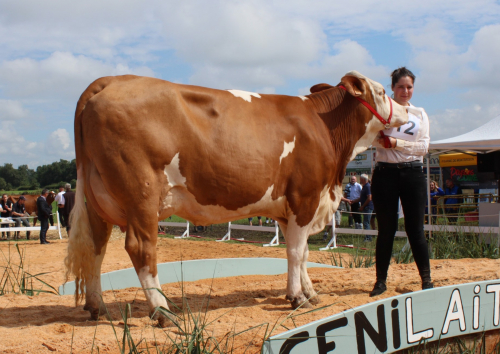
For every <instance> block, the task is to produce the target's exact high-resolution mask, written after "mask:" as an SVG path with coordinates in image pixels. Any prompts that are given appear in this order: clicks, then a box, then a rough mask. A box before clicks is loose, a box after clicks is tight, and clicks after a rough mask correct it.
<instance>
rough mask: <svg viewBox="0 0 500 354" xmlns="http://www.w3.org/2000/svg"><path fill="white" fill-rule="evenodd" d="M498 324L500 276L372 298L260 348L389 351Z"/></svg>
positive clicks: (286, 353) (270, 352)
mask: <svg viewBox="0 0 500 354" xmlns="http://www.w3.org/2000/svg"><path fill="white" fill-rule="evenodd" d="M367 297H368V294H367ZM499 325H500V279H499V280H491V281H484V282H478V283H469V284H461V285H457V286H448V287H443V288H436V289H432V290H425V291H417V292H414V293H408V294H404V295H399V296H395V297H392V298H388V299H383V300H380V301H376V302H373V303H370V304H367V305H363V306H360V307H357V308H354V309H350V310H347V311H344V312H342V313H339V314H336V315H333V316H330V317H327V318H324V319H322V320H319V321H315V322H311V323H309V324H307V325H304V326H301V327H298V328H296V329H293V330H290V331H288V332H284V333H281V334H279V335H276V336H274V337H271V338H269V339H268V340H267V341H266V342H265V343H264V347H263V350H262V352H263V353H265V354H278V353H279V354H300V353H308V354H313V353H321V354H326V353H332V354H335V353H352V354H367V353H370V354H372V353H392V352H393V351H397V350H401V349H406V348H409V347H412V346H415V345H417V344H418V343H419V341H420V340H422V339H425V340H427V341H435V340H438V339H440V338H441V339H444V338H450V337H455V336H459V335H464V334H469V333H475V332H479V333H481V332H483V331H488V330H492V329H498V328H499Z"/></svg>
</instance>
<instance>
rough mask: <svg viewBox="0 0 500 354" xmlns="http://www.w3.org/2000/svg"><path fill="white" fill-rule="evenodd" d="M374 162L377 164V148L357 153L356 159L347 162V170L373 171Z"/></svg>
mask: <svg viewBox="0 0 500 354" xmlns="http://www.w3.org/2000/svg"><path fill="white" fill-rule="evenodd" d="M372 164H373V166H375V150H366V151H365V152H363V153H361V154H358V155H356V157H355V158H354V160H352V161H351V162H349V163H348V164H347V170H361V169H362V170H369V171H371V169H372ZM370 173H371V172H370Z"/></svg>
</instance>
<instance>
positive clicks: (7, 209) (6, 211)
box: [0, 194, 12, 240]
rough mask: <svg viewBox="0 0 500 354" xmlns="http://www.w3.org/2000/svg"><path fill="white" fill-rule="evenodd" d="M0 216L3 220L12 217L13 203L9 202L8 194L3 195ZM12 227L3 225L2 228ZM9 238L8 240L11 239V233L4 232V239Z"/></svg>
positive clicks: (0, 202)
mask: <svg viewBox="0 0 500 354" xmlns="http://www.w3.org/2000/svg"><path fill="white" fill-rule="evenodd" d="M0 207H1V211H0V216H1V217H2V218H8V217H10V213H11V212H12V202H11V201H10V200H9V196H8V195H7V194H4V195H2V200H1V201H0ZM8 227H10V226H9V224H2V228H8ZM5 236H7V240H8V239H9V238H10V231H7V232H2V239H4V238H5Z"/></svg>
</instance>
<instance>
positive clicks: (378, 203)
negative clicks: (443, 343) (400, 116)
mask: <svg viewBox="0 0 500 354" xmlns="http://www.w3.org/2000/svg"><path fill="white" fill-rule="evenodd" d="M391 76H392V85H391V88H392V90H393V91H394V101H396V102H397V103H399V104H400V105H402V106H407V107H408V117H409V121H408V123H407V124H405V125H403V126H402V127H399V128H390V129H385V130H384V131H383V132H384V135H385V137H383V135H381V136H380V137H379V138H378V139H377V140H375V141H374V145H375V146H377V155H376V161H377V163H376V165H375V171H374V173H373V178H372V181H373V184H372V193H373V203H374V205H375V209H376V210H377V220H378V237H377V245H376V251H375V257H376V271H377V280H376V282H375V286H374V287H373V290H372V291H371V292H370V296H376V295H380V294H382V293H383V292H384V291H386V290H387V286H386V281H387V272H388V270H389V263H390V262H391V254H392V246H393V242H394V236H395V234H396V231H397V229H398V199H401V204H402V206H403V210H404V219H405V230H406V234H407V235H408V241H409V243H410V246H411V249H412V252H413V257H414V258H415V263H416V264H417V268H418V271H419V273H420V277H421V279H422V289H431V288H433V287H434V285H433V283H432V281H431V268H430V264H429V251H428V248H427V241H426V239H425V235H424V212H425V201H426V199H427V183H426V178H425V175H424V172H423V157H424V155H425V154H427V151H428V149H429V141H430V137H429V118H428V117H427V114H426V113H425V111H424V110H423V109H418V108H416V107H414V106H413V105H411V103H410V99H411V98H412V95H413V84H414V82H415V75H413V73H412V72H411V71H410V70H408V69H406V68H405V67H402V68H399V69H396V70H394V71H393V72H392V74H391Z"/></svg>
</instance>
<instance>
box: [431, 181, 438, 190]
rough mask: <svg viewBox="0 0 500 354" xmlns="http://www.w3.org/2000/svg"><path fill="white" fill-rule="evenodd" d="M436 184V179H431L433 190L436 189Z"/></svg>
mask: <svg viewBox="0 0 500 354" xmlns="http://www.w3.org/2000/svg"><path fill="white" fill-rule="evenodd" d="M436 186H437V183H436V181H431V185H430V187H431V191H432V190H434V189H436Z"/></svg>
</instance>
